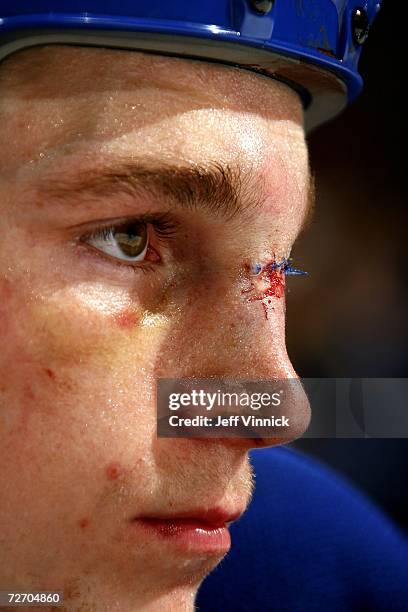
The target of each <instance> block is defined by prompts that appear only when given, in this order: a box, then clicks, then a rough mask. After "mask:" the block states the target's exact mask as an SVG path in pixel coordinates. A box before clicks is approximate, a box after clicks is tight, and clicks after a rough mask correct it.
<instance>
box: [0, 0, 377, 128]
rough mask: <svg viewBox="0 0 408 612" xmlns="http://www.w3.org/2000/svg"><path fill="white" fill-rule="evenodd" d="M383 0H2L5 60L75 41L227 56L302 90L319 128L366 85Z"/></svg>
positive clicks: (311, 122)
mask: <svg viewBox="0 0 408 612" xmlns="http://www.w3.org/2000/svg"><path fill="white" fill-rule="evenodd" d="M379 5H380V2H379V0H364V1H363V0H201V2H200V1H199V0H195V1H193V2H191V1H190V2H188V1H187V0H171V1H167V2H163V0H120V2H118V1H117V0H25V1H24V2H16V1H15V0H0V61H1V60H2V59H4V58H5V57H7V56H8V55H10V54H11V53H14V52H16V51H18V50H20V49H24V48H27V47H32V46H35V45H44V44H55V43H56V44H74V45H91V46H103V47H112V48H120V49H135V50H140V51H144V52H150V53H159V54H162V55H172V56H176V57H184V58H190V59H196V60H205V61H212V62H214V61H215V62H221V63H223V64H229V65H232V66H237V67H240V68H242V69H247V70H252V71H256V72H259V73H261V74H264V75H267V76H270V77H273V78H275V79H278V80H280V81H283V82H284V83H287V84H288V85H289V86H291V87H292V88H294V89H295V90H296V91H297V92H298V93H299V95H300V96H301V98H302V101H303V106H304V109H305V127H306V129H308V130H310V129H312V128H313V127H315V126H316V125H319V124H321V123H323V122H325V121H327V120H328V119H330V118H332V117H334V116H335V115H337V114H338V113H339V112H340V111H341V110H342V109H343V108H344V107H345V106H346V105H347V102H348V101H351V100H352V99H353V98H355V97H356V95H357V94H358V93H359V92H360V90H361V88H362V79H361V77H360V75H359V73H358V71H357V67H358V60H359V56H360V53H361V48H362V45H363V43H364V41H365V39H366V38H367V33H368V29H369V27H370V25H371V23H372V21H373V19H374V17H375V15H376V13H377V11H378V9H379Z"/></svg>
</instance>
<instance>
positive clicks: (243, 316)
mask: <svg viewBox="0 0 408 612" xmlns="http://www.w3.org/2000/svg"><path fill="white" fill-rule="evenodd" d="M271 302H272V303H271V305H270V306H269V315H268V317H266V315H265V308H264V306H263V304H262V303H261V301H250V300H249V299H248V292H245V291H244V290H243V289H242V288H241V286H240V285H239V284H238V283H234V282H229V280H228V279H227V281H225V280H224V279H216V280H215V281H214V279H213V278H212V279H204V280H203V281H202V282H201V283H200V284H199V286H198V287H197V288H196V289H195V291H194V294H193V295H190V296H189V300H188V305H186V308H185V310H184V315H183V322H184V323H183V328H184V332H185V334H184V332H182V331H181V330H180V331H181V334H182V336H183V337H184V338H185V339H186V341H187V342H186V347H185V355H186V363H187V364H188V365H187V367H188V369H189V371H190V373H191V375H192V376H197V375H200V376H202V377H205V376H209V375H213V376H214V375H216V376H237V377H245V378H254V379H255V378H265V379H267V378H279V377H281V378H285V377H288V376H294V375H295V373H294V371H293V368H292V366H291V364H290V360H289V358H288V356H287V352H286V346H285V312H284V310H285V307H284V298H283V297H274V298H271ZM192 330H194V334H192V333H191V331H192Z"/></svg>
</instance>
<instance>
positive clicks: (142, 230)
mask: <svg viewBox="0 0 408 612" xmlns="http://www.w3.org/2000/svg"><path fill="white" fill-rule="evenodd" d="M112 234H113V237H114V238H115V241H116V243H117V245H118V247H119V248H120V250H121V251H122V253H123V254H124V255H126V257H137V255H140V254H141V253H143V251H144V249H145V248H146V245H147V241H148V232H147V225H146V223H140V222H138V221H130V222H127V223H123V224H122V225H117V226H116V227H115V228H114V229H113V230H112Z"/></svg>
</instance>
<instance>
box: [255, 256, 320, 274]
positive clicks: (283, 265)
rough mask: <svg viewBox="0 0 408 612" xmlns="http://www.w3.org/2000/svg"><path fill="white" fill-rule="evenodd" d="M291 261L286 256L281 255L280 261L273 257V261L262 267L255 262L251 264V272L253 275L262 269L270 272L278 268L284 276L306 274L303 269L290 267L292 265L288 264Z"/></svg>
mask: <svg viewBox="0 0 408 612" xmlns="http://www.w3.org/2000/svg"><path fill="white" fill-rule="evenodd" d="M291 261H292V260H291V259H286V257H283V259H282V261H280V262H278V261H276V259H275V260H274V261H273V262H271V263H269V264H266V265H265V267H264V268H262V265H261V264H260V263H258V262H257V263H255V264H253V266H252V273H253V274H254V275H258V274H260V272H261V271H262V270H266V271H270V272H272V271H273V270H279V272H283V273H284V274H285V276H307V275H308V272H305V271H304V270H299V269H298V268H292V266H291V265H290V262H291Z"/></svg>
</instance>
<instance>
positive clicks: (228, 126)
mask: <svg viewBox="0 0 408 612" xmlns="http://www.w3.org/2000/svg"><path fill="white" fill-rule="evenodd" d="M0 133H1V142H2V146H1V147H0V227H1V241H0V338H1V354H0V466H1V467H0V490H1V497H2V502H1V504H0V556H1V559H0V588H2V589H13V588H17V587H18V588H20V589H21V588H22V587H24V588H25V589H26V590H29V589H32V590H33V589H35V588H42V589H47V590H54V589H57V590H60V591H64V592H65V599H66V604H65V609H67V610H97V611H109V612H112V611H116V610H117V611H120V612H130V611H133V610H146V611H156V610H170V611H171V610H177V611H179V610H188V611H190V610H193V604H194V597H195V594H196V591H197V588H198V586H199V584H200V582H201V581H202V579H203V578H204V577H205V575H206V574H207V573H208V572H209V571H210V570H211V569H212V568H213V567H214V566H215V565H216V564H217V563H218V562H219V561H220V558H221V556H222V555H221V556H220V554H214V553H212V554H211V553H207V554H200V555H197V553H196V552H194V551H191V552H188V551H185V550H184V551H181V550H178V549H175V548H174V546H172V545H171V543H168V542H166V541H159V540H158V539H157V538H154V537H148V536H147V535H146V536H145V537H141V536H140V533H139V532H138V531H134V530H133V529H132V528H131V520H132V518H134V517H135V516H142V515H143V516H146V515H170V514H175V513H181V512H184V513H188V512H189V511H192V510H195V509H197V508H201V509H203V508H204V509H211V508H215V507H218V508H219V507H222V508H224V509H227V510H228V511H231V512H233V513H235V512H242V511H243V510H244V508H245V506H246V504H247V503H248V501H249V499H250V495H251V488H252V482H251V470H250V466H249V463H248V460H247V451H248V449H249V448H250V447H251V446H259V445H268V444H276V443H280V442H282V440H278V439H270V440H264V441H262V442H259V441H258V443H257V442H256V441H252V440H249V439H237V440H234V439H222V440H214V439H213V440H189V439H184V440H183V439H178V440H169V439H157V438H156V433H155V432H156V423H155V415H156V404H155V384H156V382H155V381H156V379H157V378H159V377H187V376H197V377H199V378H200V377H201V378H205V377H210V376H218V377H222V376H237V377H243V378H261V379H269V378H271V377H274V378H275V377H281V378H289V377H294V376H296V375H295V372H294V370H293V367H292V365H291V363H290V361H289V358H288V356H287V353H286V348H285V333H284V319H285V313H284V311H285V304H284V302H285V301H284V298H279V299H278V298H276V297H275V298H274V297H272V298H271V299H272V300H273V304H272V305H271V307H270V310H269V316H268V320H266V319H265V317H264V313H263V309H262V305H261V303H260V302H259V301H255V302H252V303H250V302H248V300H246V299H245V298H244V296H243V291H244V290H245V289H248V286H249V283H250V280H249V278H248V275H246V274H245V272H243V270H244V269H245V266H244V262H251V261H268V260H271V259H272V254H276V256H277V257H279V259H281V258H282V257H284V256H288V255H289V252H290V248H291V246H292V244H293V242H294V240H295V238H296V236H297V234H298V233H299V230H300V227H301V224H302V221H303V219H304V216H305V214H306V207H307V186H308V172H309V171H308V155H307V148H306V145H305V140H304V133H303V126H302V109H301V104H300V101H299V99H298V97H297V95H296V94H295V93H294V92H293V91H292V90H290V89H289V88H287V87H286V86H285V85H282V84H280V83H278V82H275V81H273V80H271V79H267V78H265V77H262V76H259V75H255V74H252V73H250V72H247V71H240V70H239V69H236V68H230V67H225V66H221V65H216V64H207V63H205V62H193V61H189V60H181V59H176V58H164V57H160V56H154V55H152V56H149V55H148V54H142V53H138V52H130V51H119V50H107V49H96V48H81V47H69V46H62V45H55V46H52V45H51V46H46V47H38V48H32V49H29V50H26V51H22V52H19V53H17V54H15V55H14V56H12V57H11V58H9V59H7V60H6V61H4V62H3V63H2V64H1V65H0ZM117 160H122V161H123V160H133V161H135V162H136V161H137V162H143V163H144V164H149V163H150V164H153V165H155V166H157V165H160V164H161V163H162V162H164V163H166V164H171V165H176V166H177V167H180V168H184V167H186V166H189V167H197V166H198V165H201V166H204V167H206V166H209V165H212V166H213V167H214V165H218V167H219V166H230V167H236V166H237V165H239V167H240V175H239V176H240V180H241V183H242V185H243V189H242V193H241V194H240V197H239V199H241V200H242V201H243V200H244V199H245V202H246V203H247V206H246V208H244V211H243V212H242V213H239V214H236V215H235V216H233V217H232V218H229V219H226V218H225V217H224V216H222V215H217V214H213V213H211V212H210V211H208V210H207V211H205V210H201V209H200V207H199V206H196V205H195V204H196V203H195V204H193V205H191V206H190V208H189V209H187V208H184V209H183V208H180V207H177V206H176V205H175V203H174V202H173V201H172V200H171V199H170V198H169V197H167V195H166V194H163V196H161V197H153V196H151V195H147V194H144V193H142V192H140V193H139V195H135V194H134V193H130V192H129V193H125V192H123V191H122V192H121V193H115V191H114V190H113V189H109V190H107V192H106V193H103V190H101V192H100V193H98V194H93V195H92V194H89V193H87V194H73V195H72V196H69V197H65V198H59V197H57V196H56V195H55V196H53V189H54V188H55V189H56V188H57V187H58V186H60V185H62V184H63V183H64V182H67V181H69V180H70V179H71V178H75V177H76V176H78V174H79V173H80V172H83V171H86V170H88V169H90V168H95V167H96V166H98V165H102V164H106V163H111V162H114V161H117ZM40 185H41V188H40ZM44 189H45V190H46V189H48V196H44V192H45V191H44ZM192 200H193V201H194V194H193V196H192ZM169 211H170V214H172V215H173V216H174V219H175V221H176V228H175V231H174V233H173V235H172V236H171V238H170V237H167V238H166V237H165V236H163V237H158V236H156V235H155V233H154V229H150V230H149V231H151V240H152V248H151V251H150V252H149V257H150V259H149V263H148V265H147V264H146V266H145V267H144V268H143V265H144V264H141V265H139V266H137V265H135V266H133V265H123V262H122V263H120V262H119V263H118V262H117V261H115V260H114V259H113V258H112V257H110V256H109V255H104V254H103V253H101V252H100V251H97V249H96V248H95V247H92V246H89V245H88V244H87V243H86V242H84V241H81V240H80V238H81V237H83V236H86V235H88V234H89V232H90V231H91V230H94V229H96V228H98V227H100V226H101V225H102V224H104V223H105V224H106V221H107V220H109V219H111V220H114V221H115V222H118V221H119V222H120V221H122V220H124V219H125V220H126V219H129V218H135V219H137V218H138V217H139V216H141V215H145V214H147V213H152V212H154V213H163V212H169ZM125 263H126V262H125ZM142 268H143V269H142ZM288 410H289V413H290V415H289V416H290V417H291V419H292V422H293V428H292V430H291V434H290V438H293V437H296V436H298V435H301V434H302V433H303V432H304V431H305V429H306V427H307V425H308V421H309V406H308V404H307V401H306V399H305V398H303V399H301V400H300V401H297V403H294V402H292V406H291V408H289V409H288ZM286 441H287V440H286Z"/></svg>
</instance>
